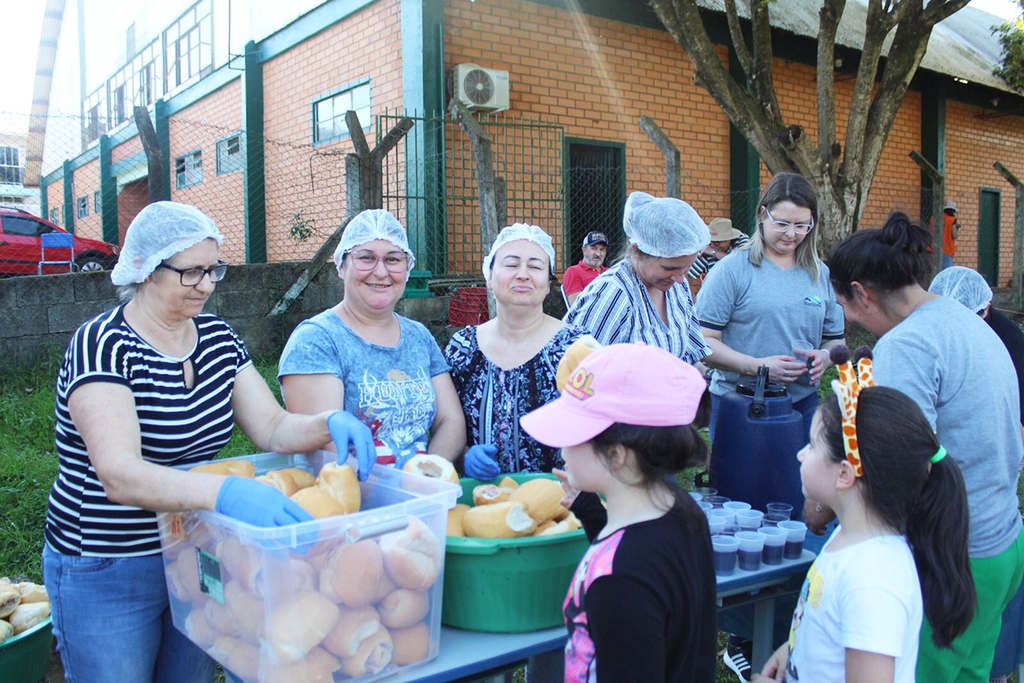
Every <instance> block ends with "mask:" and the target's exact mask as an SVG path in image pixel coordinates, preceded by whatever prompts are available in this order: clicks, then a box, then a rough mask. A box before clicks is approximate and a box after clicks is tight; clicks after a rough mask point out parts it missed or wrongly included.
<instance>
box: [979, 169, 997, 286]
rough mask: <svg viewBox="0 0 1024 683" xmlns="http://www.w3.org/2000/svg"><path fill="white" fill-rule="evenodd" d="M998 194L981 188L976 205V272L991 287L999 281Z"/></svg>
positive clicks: (990, 189)
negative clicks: (977, 205) (983, 277)
mask: <svg viewBox="0 0 1024 683" xmlns="http://www.w3.org/2000/svg"><path fill="white" fill-rule="evenodd" d="M999 194H1000V192H999V190H994V189H992V188H988V187H983V188H981V198H980V200H979V207H978V272H979V273H981V274H982V275H984V276H985V279H986V280H987V281H988V283H989V284H990V285H991V286H993V287H996V286H997V285H998V282H999Z"/></svg>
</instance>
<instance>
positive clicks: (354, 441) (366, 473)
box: [327, 410, 377, 481]
mask: <svg viewBox="0 0 1024 683" xmlns="http://www.w3.org/2000/svg"><path fill="white" fill-rule="evenodd" d="M327 430H328V431H329V432H330V433H331V438H332V439H334V445H335V447H336V448H337V449H338V463H339V464H344V463H345V461H346V460H348V451H349V446H350V445H351V447H352V450H354V451H355V453H356V460H357V461H358V463H359V472H358V475H359V481H366V480H367V479H368V478H369V477H370V468H371V467H373V464H374V463H375V462H377V447H376V446H375V445H373V432H371V431H370V428H369V427H367V426H366V425H364V424H363V423H362V421H361V420H360V419H359V418H358V417H356V416H355V415H353V414H352V413H350V412H348V411H347V410H337V411H335V412H333V413H331V414H330V415H328V416H327Z"/></svg>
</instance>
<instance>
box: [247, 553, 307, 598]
mask: <svg viewBox="0 0 1024 683" xmlns="http://www.w3.org/2000/svg"><path fill="white" fill-rule="evenodd" d="M269 575H270V576H275V577H277V581H275V582H271V581H261V582H259V584H258V585H257V586H256V591H255V592H254V593H253V595H255V596H256V597H257V598H259V599H261V600H275V601H276V600H277V599H279V598H290V597H291V596H292V595H293V594H295V593H298V592H299V591H306V590H311V591H315V590H317V589H318V587H319V585H320V582H319V580H318V579H317V571H316V570H315V569H313V567H312V566H311V565H310V564H309V563H308V562H305V561H303V560H299V559H296V558H294V557H291V558H288V560H287V567H285V568H281V569H277V570H276V571H271V572H269ZM282 579H283V581H282ZM267 584H271V585H267Z"/></svg>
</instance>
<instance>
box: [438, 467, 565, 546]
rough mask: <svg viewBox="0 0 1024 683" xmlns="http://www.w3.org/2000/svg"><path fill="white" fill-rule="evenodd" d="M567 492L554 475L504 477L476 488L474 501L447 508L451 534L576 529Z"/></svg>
mask: <svg viewBox="0 0 1024 683" xmlns="http://www.w3.org/2000/svg"><path fill="white" fill-rule="evenodd" d="M564 496H565V493H564V492H563V491H562V485H561V484H559V483H558V481H556V480H555V479H547V478H543V477H542V478H537V479H531V480H529V481H527V482H524V483H523V484H522V485H519V484H518V483H516V482H515V481H514V480H513V479H512V478H511V477H505V478H504V479H502V480H501V481H499V482H498V483H497V484H481V485H480V486H477V487H476V488H474V489H473V505H472V506H469V505H462V504H460V505H456V506H455V507H454V508H453V509H452V510H451V511H449V512H448V535H449V536H471V537H476V538H517V537H522V536H552V535H555V534H564V533H568V532H570V531H576V530H577V529H579V528H580V523H579V520H577V519H576V515H574V514H572V513H571V512H569V510H567V509H566V508H565V507H564V506H563V505H562V498H563V497H564Z"/></svg>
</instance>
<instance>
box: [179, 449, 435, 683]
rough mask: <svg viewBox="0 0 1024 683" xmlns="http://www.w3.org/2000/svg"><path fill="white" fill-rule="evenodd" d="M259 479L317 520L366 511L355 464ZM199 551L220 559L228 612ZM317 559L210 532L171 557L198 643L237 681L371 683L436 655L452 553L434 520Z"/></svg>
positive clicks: (327, 547)
mask: <svg viewBox="0 0 1024 683" xmlns="http://www.w3.org/2000/svg"><path fill="white" fill-rule="evenodd" d="M229 462H231V461H229ZM233 462H241V461H233ZM214 464H217V463H214ZM204 467H208V466H204ZM220 473H224V472H220ZM232 474H239V472H237V471H236V472H232ZM241 476H245V473H244V472H242V473H241ZM250 476H251V472H250ZM257 479H259V480H261V481H264V482H265V483H267V484H268V485H271V486H276V487H278V488H280V489H281V490H282V491H283V492H284V493H286V494H287V495H289V496H290V497H291V498H292V499H293V500H295V501H296V502H298V503H299V504H300V505H302V506H303V507H304V508H305V509H306V510H308V511H309V512H310V514H312V515H313V516H314V517H324V516H329V515H332V514H346V513H348V512H355V511H357V510H358V509H359V497H358V496H359V485H358V481H357V480H356V475H355V472H354V471H353V470H352V469H351V468H350V467H348V466H346V465H341V466H338V465H336V464H334V463H328V464H327V465H324V467H323V468H322V470H321V471H320V473H319V475H318V476H317V477H316V478H315V479H314V478H313V477H312V475H309V474H308V473H306V472H303V471H302V470H297V471H295V470H276V471H273V472H269V473H267V474H265V475H263V476H262V477H257ZM293 485H294V486H296V487H298V488H296V489H294V490H292V486H293ZM353 488H354V492H353V490H352V489H353ZM339 510H344V511H345V512H340V511H339ZM197 519H198V518H193V520H197ZM197 548H200V549H202V550H205V551H206V552H208V553H210V554H212V555H214V556H215V557H217V559H218V560H219V561H220V572H221V581H222V585H223V597H224V602H223V604H221V603H220V602H218V601H217V600H215V599H213V598H211V597H210V596H208V595H206V594H205V593H203V592H202V590H201V589H200V585H199V564H198V560H197V552H196V549H197ZM305 550H306V552H305V553H299V552H285V553H281V552H279V551H264V550H261V549H258V548H256V547H254V546H251V545H246V544H243V543H241V542H240V541H239V540H238V538H236V537H234V536H226V535H225V534H224V533H223V532H221V531H220V530H219V529H217V528H215V527H212V526H209V525H205V524H202V523H201V522H200V523H199V524H198V525H195V526H193V527H192V528H191V529H189V530H188V542H183V543H179V544H176V545H174V547H173V548H166V547H165V552H164V556H165V562H167V563H168V566H167V572H166V573H167V577H168V587H169V590H170V592H171V594H172V595H173V596H174V598H175V599H176V600H179V601H182V602H186V603H189V605H188V608H189V611H188V617H187V618H186V620H185V630H186V632H187V634H188V636H189V638H191V639H192V640H193V641H194V642H195V643H197V644H198V645H199V646H200V647H202V648H204V649H205V650H206V651H207V652H209V653H210V655H211V656H212V657H214V658H215V659H217V660H218V661H220V662H221V663H222V664H223V665H224V666H225V667H226V668H227V669H229V670H230V671H231V672H232V673H233V674H235V675H236V676H239V677H240V678H242V679H244V680H245V681H261V682H263V683H269V682H277V681H281V682H284V681H288V682H289V683H305V682H309V683H314V682H316V681H324V682H327V681H331V680H343V678H344V677H349V678H359V677H361V676H365V675H372V674H376V673H378V672H380V671H382V670H383V669H384V668H386V667H388V666H389V665H391V664H396V665H398V666H405V665H408V664H413V663H415V662H417V661H420V660H423V659H426V658H427V657H428V656H430V655H431V654H432V653H431V652H430V650H431V640H430V627H429V623H430V611H431V595H432V592H431V591H430V588H431V587H433V586H434V585H435V583H436V582H437V581H438V578H439V574H440V572H441V570H442V567H443V552H444V548H443V546H442V544H441V542H440V541H439V539H438V538H437V536H435V534H434V533H433V532H432V531H431V530H430V528H429V527H428V526H427V525H426V524H425V523H424V522H423V521H422V520H420V519H419V518H418V517H415V516H409V517H408V525H407V526H406V527H405V528H404V529H402V530H400V531H396V532H393V533H389V534H385V535H382V536H380V537H377V538H367V539H363V540H359V541H357V542H354V543H353V542H348V541H346V540H345V539H344V538H341V537H334V538H331V539H322V540H319V541H317V542H315V543H313V544H312V545H311V546H309V547H307V548H305ZM437 609H440V604H438V605H437ZM336 673H337V674H340V676H339V677H338V678H334V677H335V674H336Z"/></svg>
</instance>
